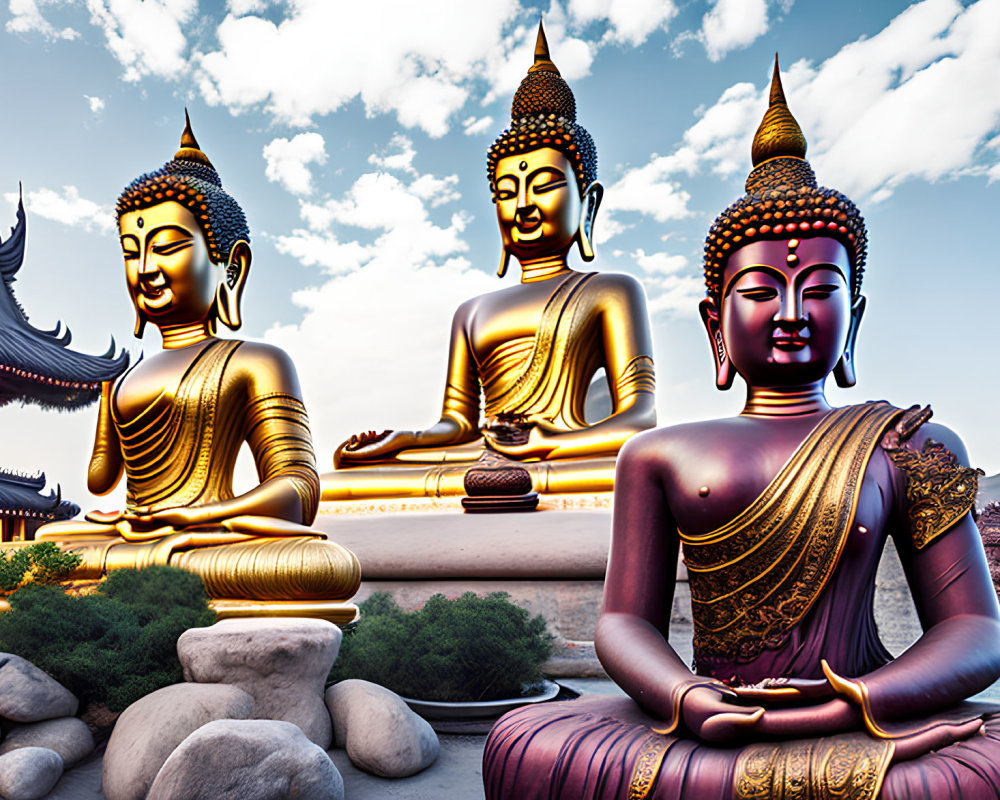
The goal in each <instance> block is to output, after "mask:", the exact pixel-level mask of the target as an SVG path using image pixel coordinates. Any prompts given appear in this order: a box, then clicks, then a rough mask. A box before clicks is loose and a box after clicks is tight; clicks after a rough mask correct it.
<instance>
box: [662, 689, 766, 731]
mask: <svg viewBox="0 0 1000 800" xmlns="http://www.w3.org/2000/svg"><path fill="white" fill-rule="evenodd" d="M763 715H764V709H763V708H761V707H760V706H752V705H741V704H740V703H739V698H738V696H737V695H736V693H735V692H732V691H730V690H728V689H726V688H723V687H717V686H709V685H705V686H695V687H694V688H692V689H689V690H688V691H687V692H685V693H684V696H683V699H682V700H681V717H682V719H683V720H684V724H685V726H686V727H687V729H688V730H689V731H691V733H693V734H694V735H695V736H697V737H698V738H699V739H702V740H703V741H706V742H712V743H715V744H727V743H731V742H738V741H741V740H743V739H745V738H746V737H747V736H752V735H753V734H752V732H753V731H754V730H756V726H757V723H758V722H759V720H760V719H761V717H762V716H763Z"/></svg>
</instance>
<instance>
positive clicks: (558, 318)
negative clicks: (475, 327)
mask: <svg viewBox="0 0 1000 800" xmlns="http://www.w3.org/2000/svg"><path fill="white" fill-rule="evenodd" d="M596 276H597V273H594V272H590V273H579V272H573V273H571V274H570V275H568V276H567V277H566V278H564V279H562V281H561V282H560V283H559V284H558V286H557V287H556V288H555V290H554V291H553V293H552V295H551V297H549V299H548V301H547V302H546V304H545V308H544V310H543V311H542V316H541V320H540V321H539V325H538V329H537V330H536V332H535V335H534V336H525V337H520V338H515V339H510V340H508V341H506V342H504V343H503V344H500V345H499V346H497V347H496V348H494V349H493V350H492V351H491V352H490V353H489V355H488V356H486V357H485V358H483V359H482V362H481V363H480V362H479V361H478V360H477V358H476V355H475V353H474V351H473V349H472V344H471V342H470V341H468V332H466V341H464V342H462V343H460V344H459V345H458V346H460V347H464V348H465V349H466V350H467V352H466V353H465V354H464V357H463V358H461V359H458V360H457V363H459V364H461V365H463V366H462V367H461V369H458V370H457V371H456V374H452V375H449V376H448V380H447V384H446V386H445V396H444V403H443V411H442V416H443V417H450V418H452V419H455V420H457V421H459V422H460V423H462V422H463V421H465V420H478V419H479V403H480V396H479V391H470V387H476V389H477V390H478V388H480V387H481V388H482V395H483V403H484V406H483V408H484V411H485V416H486V424H487V425H490V424H495V423H497V422H501V423H505V422H506V423H515V424H516V423H519V422H520V423H528V424H530V423H531V422H534V421H545V422H548V423H551V424H552V425H554V426H555V427H556V428H558V429H560V430H564V431H573V430H583V429H586V428H587V427H589V424H590V423H588V422H587V420H586V419H585V417H584V407H585V405H586V400H587V391H588V389H589V388H590V382H591V380H592V379H593V376H594V374H595V372H596V371H597V370H598V368H599V367H601V366H602V365H604V362H605V360H606V354H605V351H604V347H603V341H604V334H603V332H602V331H601V322H602V321H601V310H602V298H601V297H600V296H599V294H598V293H597V292H595V291H594V290H593V286H592V281H593V280H594V278H595V277H596ZM608 380H609V382H610V386H611V399H612V411H617V410H618V409H619V408H621V407H622V406H624V405H627V404H628V403H629V402H630V401H631V400H632V399H633V398H635V397H636V396H638V395H640V394H648V395H652V394H653V393H654V391H655V388H656V378H655V373H654V369H653V360H652V358H650V357H649V356H648V355H637V356H635V357H634V358H632V359H630V360H629V362H628V363H627V364H625V366H624V367H623V368H622V369H621V370H620V374H618V375H613V376H611V375H609V376H608ZM477 459H481V460H483V461H485V463H486V464H488V465H490V464H500V463H503V462H504V460H505V459H504V458H503V457H502V456H499V455H498V454H496V453H494V452H493V451H489V450H487V449H486V446H485V442H484V440H483V439H478V440H475V441H473V442H469V443H466V444H462V445H456V446H453V447H442V448H433V447H430V448H412V449H410V450H404V451H402V452H400V453H398V454H397V455H396V456H395V457H394V461H395V463H394V464H392V465H385V464H372V465H370V466H369V465H356V466H354V465H346V466H345V467H343V468H341V469H337V470H335V471H334V472H332V473H327V474H326V475H324V478H323V479H324V495H323V497H324V499H340V500H344V499H350V498H352V497H354V496H357V497H379V496H386V497H396V496H438V495H447V494H464V488H463V479H464V476H465V473H466V471H467V470H468V469H469V466H470V464H471V463H474V462H475V461H476V460H477ZM615 461H616V455H615V453H614V452H608V453H607V454H604V455H596V456H593V457H584V458H566V459H551V460H543V461H535V462H527V463H522V462H518V463H521V465H522V466H524V467H525V468H526V469H527V470H528V471H529V472H530V473H531V476H532V483H533V485H534V488H535V490H536V491H539V492H565V491H579V490H580V489H579V486H580V485H584V486H586V487H587V488H588V490H590V491H609V490H611V489H612V488H613V485H614V469H615ZM418 464H420V465H421V466H416V465H418ZM411 465H413V466H411Z"/></svg>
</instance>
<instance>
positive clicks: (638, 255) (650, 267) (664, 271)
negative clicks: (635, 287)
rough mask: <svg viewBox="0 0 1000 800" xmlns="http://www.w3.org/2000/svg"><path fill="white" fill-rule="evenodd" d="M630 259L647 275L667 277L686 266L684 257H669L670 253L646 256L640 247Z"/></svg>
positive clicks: (686, 261) (686, 262)
mask: <svg viewBox="0 0 1000 800" xmlns="http://www.w3.org/2000/svg"><path fill="white" fill-rule="evenodd" d="M632 258H633V259H635V263H636V264H638V265H639V266H640V267H642V270H643V272H645V273H646V274H647V275H669V274H672V273H675V272H680V271H681V270H682V269H684V268H685V267H687V265H688V260H687V257H686V256H678V255H671V254H670V253H648V254H647V253H646V251H645V250H643V249H642V248H641V247H640V248H639V249H638V250H636V251H635V252H634V253H632Z"/></svg>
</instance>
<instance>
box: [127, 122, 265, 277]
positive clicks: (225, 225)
mask: <svg viewBox="0 0 1000 800" xmlns="http://www.w3.org/2000/svg"><path fill="white" fill-rule="evenodd" d="M184 116H185V122H186V125H185V128H184V133H183V134H182V135H181V148H180V150H178V151H177V154H176V155H175V156H174V157H173V159H171V160H170V161H168V162H167V163H166V164H164V165H163V166H162V167H160V169H157V170H154V171H153V172H147V173H146V174H144V175H141V176H139V177H138V178H136V179H135V180H134V181H132V182H131V183H130V184H129V185H128V186H126V187H125V189H124V190H123V191H122V193H121V195H120V196H119V197H118V202H117V203H116V204H115V215H116V218H120V217H121V215H122V214H125V213H127V212H129V211H137V210H140V209H144V208H150V207H151V206H154V205H157V204H159V203H163V202H166V201H169V200H173V201H175V202H177V203H180V204H181V205H182V206H184V207H185V208H187V209H188V210H189V211H190V212H191V213H192V214H193V215H194V218H195V221H196V222H197V223H198V227H199V228H200V229H201V231H202V233H203V234H204V235H205V242H206V243H207V245H208V253H209V257H210V258H211V260H212V262H213V263H216V264H224V263H226V262H227V261H228V259H229V253H230V251H231V250H232V248H233V245H234V244H236V242H238V241H240V240H242V241H245V242H247V243H249V242H250V229H249V228H248V227H247V220H246V216H245V215H244V213H243V209H242V208H240V206H239V203H237V202H236V201H235V200H234V199H233V198H232V197H231V196H230V195H229V194H228V193H227V192H226V191H225V190H224V189H223V188H222V181H221V180H220V179H219V173H218V172H216V171H215V167H213V166H212V162H211V161H209V160H208V157H207V156H206V155H205V154H204V153H203V152H202V151H201V149H200V148H199V147H198V142H197V140H195V138H194V134H193V133H192V132H191V123H190V120H188V119H187V112H185V114H184Z"/></svg>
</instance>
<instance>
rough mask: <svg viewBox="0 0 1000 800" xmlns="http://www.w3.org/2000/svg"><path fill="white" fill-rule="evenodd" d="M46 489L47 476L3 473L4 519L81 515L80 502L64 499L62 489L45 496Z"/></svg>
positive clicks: (0, 497) (0, 495) (0, 477)
mask: <svg viewBox="0 0 1000 800" xmlns="http://www.w3.org/2000/svg"><path fill="white" fill-rule="evenodd" d="M44 488H45V474H44V473H39V474H38V475H34V476H30V475H18V474H16V473H13V472H6V471H4V470H0V516H4V517H25V518H28V519H42V520H46V521H48V520H56V519H70V518H71V517H75V516H76V515H77V514H79V513H80V507H79V506H78V505H77V504H76V503H70V502H68V501H66V500H63V499H62V496H61V493H60V491H59V487H58V486H57V487H56V489H55V491H49V493H48V494H42V489H44Z"/></svg>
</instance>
